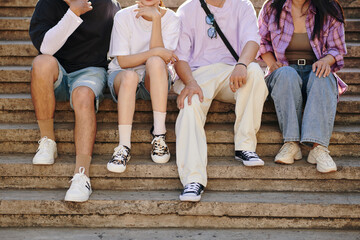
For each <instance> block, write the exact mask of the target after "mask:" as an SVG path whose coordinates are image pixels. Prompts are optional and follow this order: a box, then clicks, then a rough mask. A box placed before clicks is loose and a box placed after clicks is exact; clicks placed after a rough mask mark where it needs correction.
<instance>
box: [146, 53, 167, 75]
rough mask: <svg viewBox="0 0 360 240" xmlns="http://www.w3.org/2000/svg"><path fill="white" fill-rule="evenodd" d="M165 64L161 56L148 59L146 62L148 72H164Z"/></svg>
mask: <svg viewBox="0 0 360 240" xmlns="http://www.w3.org/2000/svg"><path fill="white" fill-rule="evenodd" d="M165 66H166V64H165V62H164V60H163V59H162V58H161V57H159V56H152V57H150V58H148V60H147V61H146V70H147V71H149V70H164V69H165Z"/></svg>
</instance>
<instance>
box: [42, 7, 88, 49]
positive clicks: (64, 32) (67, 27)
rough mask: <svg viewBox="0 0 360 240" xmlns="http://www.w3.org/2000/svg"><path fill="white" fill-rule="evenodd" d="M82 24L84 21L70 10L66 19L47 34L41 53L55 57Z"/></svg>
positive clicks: (66, 14)
mask: <svg viewBox="0 0 360 240" xmlns="http://www.w3.org/2000/svg"><path fill="white" fill-rule="evenodd" d="M82 22H83V21H82V19H81V18H80V17H78V16H76V15H75V14H74V13H73V12H72V11H71V10H70V9H69V10H68V11H67V12H66V13H65V15H64V17H63V18H62V19H61V20H60V21H59V22H58V23H57V24H56V25H55V26H54V27H52V28H51V29H49V30H48V31H47V32H46V34H45V36H44V39H43V41H42V43H41V46H40V52H41V53H43V54H49V55H54V54H55V53H56V52H57V51H59V49H60V48H61V47H62V46H63V45H64V44H65V42H66V41H67V39H68V38H69V37H70V35H71V34H72V33H73V32H74V31H75V30H76V29H77V28H78V27H79V26H80V24H81V23H82Z"/></svg>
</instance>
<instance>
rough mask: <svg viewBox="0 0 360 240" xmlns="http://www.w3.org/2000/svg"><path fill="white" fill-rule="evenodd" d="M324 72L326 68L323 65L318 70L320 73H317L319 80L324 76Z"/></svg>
mask: <svg viewBox="0 0 360 240" xmlns="http://www.w3.org/2000/svg"><path fill="white" fill-rule="evenodd" d="M325 70H326V67H325V66H324V65H322V66H321V68H320V71H319V75H318V76H319V78H321V77H322V76H323V75H324V73H325Z"/></svg>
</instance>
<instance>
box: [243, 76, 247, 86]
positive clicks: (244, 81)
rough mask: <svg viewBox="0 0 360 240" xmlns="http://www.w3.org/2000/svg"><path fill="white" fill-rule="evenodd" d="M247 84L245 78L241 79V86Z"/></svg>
mask: <svg viewBox="0 0 360 240" xmlns="http://www.w3.org/2000/svg"><path fill="white" fill-rule="evenodd" d="M246 83H247V80H246V77H244V78H243V80H242V84H243V85H245V84H246Z"/></svg>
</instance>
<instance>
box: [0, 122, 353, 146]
mask: <svg viewBox="0 0 360 240" xmlns="http://www.w3.org/2000/svg"><path fill="white" fill-rule="evenodd" d="M151 126H152V124H151V123H148V124H141V123H138V124H133V127H132V135H131V141H132V142H134V143H148V142H151V140H152V137H151V135H150V132H149V131H150V128H151ZM73 127H74V124H73V123H57V124H55V135H56V139H57V141H58V142H73V141H74V138H73V135H74V132H73ZM174 128H175V126H174V124H167V134H166V140H167V142H169V143H174V142H175V129H174ZM205 131H206V137H207V142H208V143H229V144H233V143H234V133H233V131H234V125H233V124H230V123H229V124H215V123H210V124H206V126H205ZM39 139H40V132H39V129H38V125H37V124H34V123H28V124H24V123H23V124H6V123H2V124H0V142H35V141H37V140H39ZM118 140H119V137H118V128H117V123H99V124H98V126H97V134H96V142H99V143H117V142H118ZM257 140H258V143H268V144H278V143H282V142H283V140H282V134H281V132H280V130H279V127H278V126H277V125H276V124H269V125H268V124H263V125H262V126H261V128H260V130H259V132H258V134H257ZM330 142H331V144H360V125H351V126H335V127H334V131H333V134H332V137H331V139H330Z"/></svg>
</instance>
